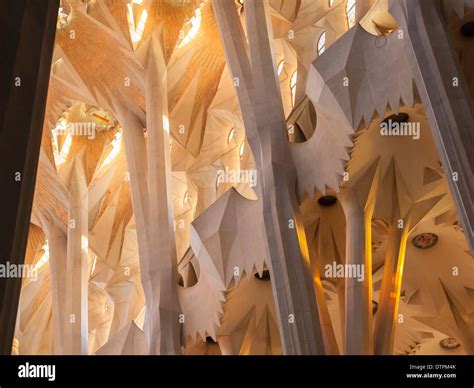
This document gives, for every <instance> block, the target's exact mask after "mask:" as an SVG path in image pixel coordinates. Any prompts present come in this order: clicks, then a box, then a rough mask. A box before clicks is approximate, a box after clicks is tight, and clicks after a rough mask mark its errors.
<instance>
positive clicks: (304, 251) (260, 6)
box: [212, 0, 324, 354]
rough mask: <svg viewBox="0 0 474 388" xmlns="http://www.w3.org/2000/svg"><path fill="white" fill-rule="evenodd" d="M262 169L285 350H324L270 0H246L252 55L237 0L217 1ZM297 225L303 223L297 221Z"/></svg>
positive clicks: (261, 186) (259, 188) (260, 183)
mask: <svg viewBox="0 0 474 388" xmlns="http://www.w3.org/2000/svg"><path fill="white" fill-rule="evenodd" d="M212 4H213V9H214V13H215V16H216V19H217V22H218V27H219V32H220V35H221V40H222V43H223V46H224V50H225V54H226V58H227V63H228V65H229V68H230V72H231V74H232V77H233V80H234V85H235V87H236V91H237V95H238V99H239V103H240V108H241V111H242V116H243V120H244V124H245V130H246V133H247V138H248V141H249V144H250V146H251V149H252V152H253V156H254V159H255V165H256V169H257V173H258V177H259V179H258V184H257V187H256V192H257V194H258V196H259V198H260V199H261V202H262V207H263V209H262V211H263V218H264V226H262V227H264V228H265V236H266V239H267V247H268V253H269V258H270V272H271V276H272V287H273V294H274V298H275V303H276V310H277V314H278V319H279V323H280V332H281V339H282V345H283V351H284V353H285V354H323V353H324V343H323V336H322V332H321V325H320V321H319V313H318V308H317V303H316V297H315V289H314V284H313V280H312V278H311V270H310V264H309V253H308V248H307V246H306V244H307V243H306V236H305V233H304V228H303V223H302V220H301V219H300V218H301V217H300V214H299V209H298V204H297V200H296V195H295V183H296V171H295V167H294V165H293V162H292V159H291V155H290V152H289V143H288V137H287V128H286V121H285V118H284V113H283V107H282V102H281V96H280V90H279V83H278V80H277V75H276V66H275V63H274V58H273V55H272V47H271V44H270V38H269V35H270V34H271V23H270V22H269V13H268V12H266V10H265V7H266V6H267V4H266V1H261V0H248V1H246V2H245V9H246V12H245V15H246V25H247V35H248V43H249V53H250V58H249V56H248V54H247V48H246V39H245V34H244V31H243V28H242V25H241V23H240V19H239V16H238V14H237V9H236V7H235V4H234V3H233V2H232V1H227V0H213V3H212ZM295 227H296V228H295Z"/></svg>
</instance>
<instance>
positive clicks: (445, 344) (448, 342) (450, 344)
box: [439, 337, 461, 349]
mask: <svg viewBox="0 0 474 388" xmlns="http://www.w3.org/2000/svg"><path fill="white" fill-rule="evenodd" d="M439 346H441V347H442V348H443V349H456V348H458V347H459V346H461V344H460V343H459V342H458V340H457V339H456V338H453V337H447V338H444V339H442V340H441V341H439Z"/></svg>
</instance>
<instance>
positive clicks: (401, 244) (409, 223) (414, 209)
mask: <svg viewBox="0 0 474 388" xmlns="http://www.w3.org/2000/svg"><path fill="white" fill-rule="evenodd" d="M403 185H404V183H403V181H402V180H401V179H397V172H396V167H395V163H394V162H393V163H392V165H391V167H389V169H388V171H387V173H386V175H385V177H384V182H383V184H382V186H384V187H385V188H388V190H389V192H391V194H390V197H391V199H390V200H391V216H390V219H389V230H388V245H387V251H386V254H385V264H384V273H383V278H382V285H381V288H380V298H379V307H378V311H377V319H376V321H375V333H374V351H375V354H378V355H391V354H393V345H394V340H395V329H396V323H397V317H398V306H399V304H400V291H401V286H402V279H403V267H404V264H405V252H406V244H407V239H408V235H409V233H410V231H411V230H413V228H414V227H415V226H416V225H418V223H419V222H420V221H421V220H422V219H423V218H424V217H425V216H426V215H427V214H428V213H429V211H430V210H431V209H432V208H433V207H434V206H435V205H436V204H437V203H438V202H439V201H440V199H441V198H442V197H443V196H444V195H441V196H436V197H432V198H428V199H425V200H423V201H419V202H415V203H413V204H412V205H411V207H410V209H409V210H408V211H407V212H405V213H403V212H402V210H401V209H400V206H399V204H400V202H401V199H400V197H399V192H403V191H405V188H404V187H403Z"/></svg>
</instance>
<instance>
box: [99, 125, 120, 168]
mask: <svg viewBox="0 0 474 388" xmlns="http://www.w3.org/2000/svg"><path fill="white" fill-rule="evenodd" d="M110 144H111V146H112V149H111V150H110V152H109V154H108V155H107V158H105V160H104V163H103V165H104V166H106V165H107V164H109V163H110V162H112V161H113V160H114V159H115V158H116V157H117V155H118V154H119V152H120V147H121V146H122V132H120V131H117V132H116V133H115V136H114V139H113V140H112V142H111V143H110Z"/></svg>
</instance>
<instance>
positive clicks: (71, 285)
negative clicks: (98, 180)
mask: <svg viewBox="0 0 474 388" xmlns="http://www.w3.org/2000/svg"><path fill="white" fill-rule="evenodd" d="M88 232H89V229H88V188H87V178H86V173H85V171H84V168H83V166H82V165H81V162H80V161H79V159H76V160H75V161H74V166H73V169H72V172H71V181H70V185H69V214H68V231H67V260H66V289H65V291H66V298H65V299H66V301H65V309H66V315H67V317H65V320H64V337H65V338H64V351H65V353H66V354H82V355H87V354H88V344H89V342H88V336H89V330H88V319H89V312H88V285H89V273H88V260H89V255H88V250H89V244H88Z"/></svg>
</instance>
